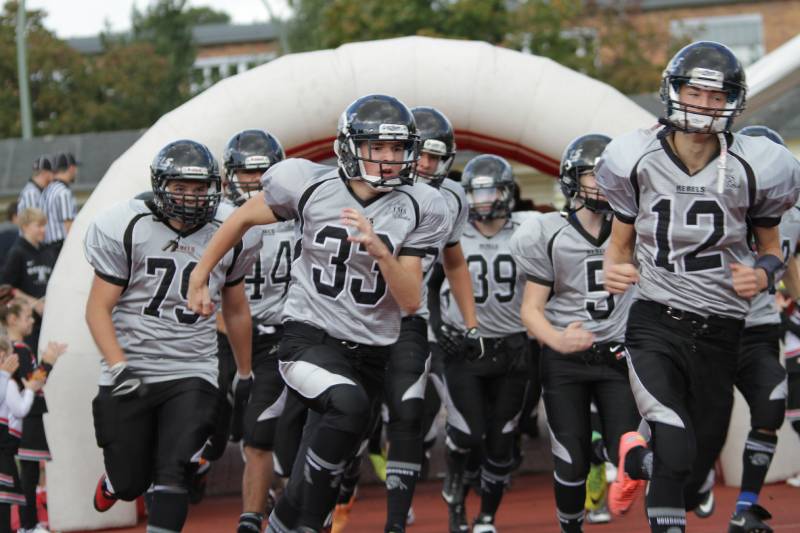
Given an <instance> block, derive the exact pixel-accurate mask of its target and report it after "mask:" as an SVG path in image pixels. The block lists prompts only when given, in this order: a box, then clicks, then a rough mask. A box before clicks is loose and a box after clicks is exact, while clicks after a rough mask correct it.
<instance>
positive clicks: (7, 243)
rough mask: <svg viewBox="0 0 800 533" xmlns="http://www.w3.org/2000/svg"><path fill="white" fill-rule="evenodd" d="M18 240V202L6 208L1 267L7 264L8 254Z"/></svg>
mask: <svg viewBox="0 0 800 533" xmlns="http://www.w3.org/2000/svg"><path fill="white" fill-rule="evenodd" d="M18 238H19V227H18V226H17V202H11V203H10V204H8V207H7V208H6V220H5V221H4V222H2V223H0V265H5V264H6V258H7V257H8V253H9V252H10V251H11V247H12V246H14V243H15V242H17V239H18Z"/></svg>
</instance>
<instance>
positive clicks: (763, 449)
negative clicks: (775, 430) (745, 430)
mask: <svg viewBox="0 0 800 533" xmlns="http://www.w3.org/2000/svg"><path fill="white" fill-rule="evenodd" d="M777 444H778V436H777V435H769V434H766V433H761V432H760V431H756V430H755V429H753V430H750V433H749V434H748V435H747V441H746V442H745V444H744V452H743V454H742V488H741V490H740V492H739V499H738V501H737V502H736V510H737V511H742V510H744V509H746V508H748V507H750V506H751V505H753V504H754V503H756V502H757V501H758V494H759V492H761V487H763V486H764V479H765V478H766V477H767V471H768V470H769V465H770V463H772V457H773V456H774V455H775V446H777Z"/></svg>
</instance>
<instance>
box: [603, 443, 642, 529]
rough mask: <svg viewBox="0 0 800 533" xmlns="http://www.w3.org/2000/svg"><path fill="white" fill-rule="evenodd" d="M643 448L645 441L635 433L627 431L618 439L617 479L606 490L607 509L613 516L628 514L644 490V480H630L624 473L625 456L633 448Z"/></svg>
mask: <svg viewBox="0 0 800 533" xmlns="http://www.w3.org/2000/svg"><path fill="white" fill-rule="evenodd" d="M639 446H643V447H645V448H647V441H646V440H644V437H642V436H641V435H640V434H639V433H637V432H636V431H629V432H628V433H625V434H624V435H622V437H620V439H619V465H618V466H617V479H616V480H615V481H614V482H613V483H612V484H611V486H610V487H609V489H608V508H609V509H610V510H611V512H612V513H614V514H615V515H622V514H625V513H627V512H628V510H629V509H630V508H631V505H633V502H635V501H636V498H637V497H638V496H639V493H640V492H641V491H642V489H644V486H645V485H646V484H647V481H645V480H644V479H631V477H630V476H629V475H628V474H627V473H626V472H625V456H626V455H628V452H629V451H631V450H632V449H633V448H636V447H639Z"/></svg>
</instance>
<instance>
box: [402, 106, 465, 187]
mask: <svg viewBox="0 0 800 533" xmlns="http://www.w3.org/2000/svg"><path fill="white" fill-rule="evenodd" d="M411 112H412V113H413V114H414V121H415V122H416V125H417V133H418V134H419V138H420V143H421V146H420V151H421V152H422V153H423V154H429V156H431V157H435V158H437V163H436V168H435V169H433V171H427V172H426V171H424V170H423V169H421V168H420V165H419V164H417V177H418V178H421V179H422V180H423V181H424V182H425V183H427V184H428V185H430V186H432V187H439V186H440V185H441V184H442V181H444V179H445V178H446V177H447V176H448V174H450V168H452V166H453V161H455V156H456V145H455V137H454V134H453V126H452V125H451V124H450V121H449V120H448V119H447V117H446V116H444V115H443V114H442V113H441V112H440V111H439V110H437V109H435V108H433V107H415V108H413V109H411Z"/></svg>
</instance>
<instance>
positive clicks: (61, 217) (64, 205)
mask: <svg viewBox="0 0 800 533" xmlns="http://www.w3.org/2000/svg"><path fill="white" fill-rule="evenodd" d="M75 174H76V163H75V158H74V157H73V156H72V154H69V153H63V154H59V155H58V157H56V162H55V178H54V179H53V181H52V182H51V183H50V185H48V186H47V188H46V189H45V190H44V193H43V194H42V210H43V211H44V212H45V214H46V215H47V228H46V230H45V236H44V243H45V245H46V246H48V247H49V248H50V249H51V250H52V251H53V253H54V254H55V255H56V256H58V254H59V253H61V247H62V246H63V245H64V239H66V238H67V233H69V230H70V228H71V227H72V221H73V220H75V216H76V215H77V214H78V208H77V204H76V202H75V195H74V194H73V192H72V190H71V189H70V185H71V184H72V181H73V180H74V179H75Z"/></svg>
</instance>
